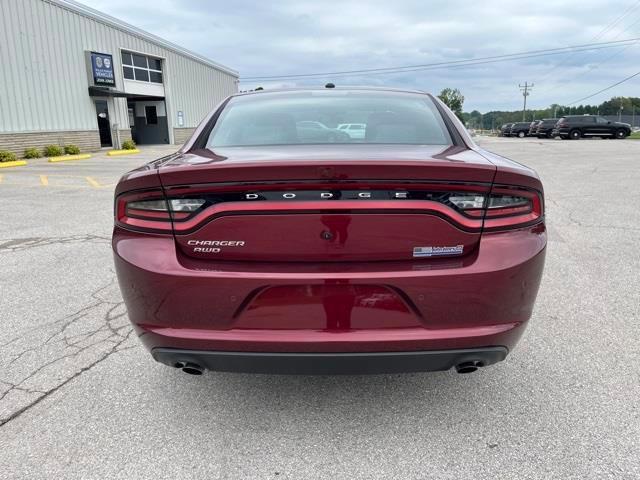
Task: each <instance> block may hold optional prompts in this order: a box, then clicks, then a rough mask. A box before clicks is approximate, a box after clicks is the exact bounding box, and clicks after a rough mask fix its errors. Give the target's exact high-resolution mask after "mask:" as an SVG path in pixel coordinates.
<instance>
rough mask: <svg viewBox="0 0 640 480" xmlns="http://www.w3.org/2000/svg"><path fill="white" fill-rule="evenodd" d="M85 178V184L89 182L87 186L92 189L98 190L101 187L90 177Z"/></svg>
mask: <svg viewBox="0 0 640 480" xmlns="http://www.w3.org/2000/svg"><path fill="white" fill-rule="evenodd" d="M85 178H86V179H87V182H89V185H91V186H92V187H93V188H100V187H101V186H102V185H100V183H98V182H97V181H96V180H95V179H94V178H92V177H85Z"/></svg>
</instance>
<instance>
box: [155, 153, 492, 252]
mask: <svg viewBox="0 0 640 480" xmlns="http://www.w3.org/2000/svg"><path fill="white" fill-rule="evenodd" d="M495 169H496V167H495V165H493V164H492V163H491V162H489V161H488V160H486V159H485V158H484V157H482V156H481V155H480V154H478V153H476V152H474V151H471V150H468V149H464V148H460V147H442V146H404V145H401V146H386V145H354V146H345V145H340V146H335V147H333V146H326V145H323V146H322V147H318V146H313V145H305V146H286V147H242V148H240V147H234V148H225V149H219V150H216V152H215V153H213V152H211V151H208V150H204V151H198V152H195V153H190V154H183V155H179V156H177V157H174V158H173V159H172V160H170V161H169V162H167V163H165V164H163V166H162V167H161V168H160V170H159V171H160V178H161V181H162V184H163V188H164V190H165V194H166V195H167V197H168V199H169V201H170V203H171V202H172V201H175V202H176V209H174V210H175V211H174V214H173V216H174V221H173V226H174V233H175V238H176V242H177V245H178V248H179V250H180V252H181V253H182V254H184V255H187V256H190V257H195V258H200V259H205V260H216V261H225V260H229V261H260V262H265V261H266V262H283V261H289V262H291V261H295V262H320V261H324V262H326V261H359V262H363V261H382V260H412V259H414V260H415V259H422V260H423V259H424V258H426V257H440V256H461V255H465V254H468V253H470V252H471V251H473V250H474V248H475V247H476V246H477V243H478V241H479V239H480V232H481V228H482V219H481V216H482V214H481V213H479V212H477V211H474V209H469V210H463V209H460V208H458V206H459V205H460V204H461V202H462V203H464V202H473V199H474V198H479V196H481V195H486V194H487V193H488V192H489V189H490V186H491V182H492V180H493V177H494V173H495ZM474 196H477V197H474ZM184 205H188V206H187V207H184ZM183 207H184V209H183V210H180V209H181V208H183Z"/></svg>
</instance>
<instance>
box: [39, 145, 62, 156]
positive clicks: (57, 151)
mask: <svg viewBox="0 0 640 480" xmlns="http://www.w3.org/2000/svg"><path fill="white" fill-rule="evenodd" d="M63 153H64V150H63V149H62V147H61V146H60V145H47V146H46V147H44V156H45V157H59V156H60V155H62V154H63Z"/></svg>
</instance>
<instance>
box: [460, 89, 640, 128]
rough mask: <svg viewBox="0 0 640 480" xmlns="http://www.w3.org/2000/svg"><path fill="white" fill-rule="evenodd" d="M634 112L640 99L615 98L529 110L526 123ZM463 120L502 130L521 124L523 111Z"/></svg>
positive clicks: (472, 125) (471, 125)
mask: <svg viewBox="0 0 640 480" xmlns="http://www.w3.org/2000/svg"><path fill="white" fill-rule="evenodd" d="M463 98H464V97H463ZM621 107H622V110H621ZM634 111H635V114H636V115H640V97H613V98H611V99H609V100H607V101H605V102H602V103H601V104H600V105H574V106H569V107H568V106H564V105H558V104H552V105H550V106H549V107H548V108H543V109H531V110H529V109H527V112H526V116H525V121H527V122H530V121H533V120H540V119H542V118H559V117H561V116H563V115H586V114H589V115H618V114H619V113H620V112H622V114H623V115H631V114H632V113H634ZM462 120H463V121H464V123H465V125H466V126H467V127H469V128H482V129H491V128H500V126H501V125H502V124H504V123H513V122H521V121H522V110H515V111H500V110H495V111H491V112H487V113H480V112H479V111H478V110H473V111H472V112H464V113H462Z"/></svg>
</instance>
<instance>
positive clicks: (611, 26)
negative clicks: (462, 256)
mask: <svg viewBox="0 0 640 480" xmlns="http://www.w3.org/2000/svg"><path fill="white" fill-rule="evenodd" d="M638 7H640V0H638V1H637V2H636V3H634V4H633V5H630V6H629V7H628V8H627V9H626V10H625V11H624V12H622V13H621V14H620V16H618V17H616V19H615V20H613V21H611V22H609V23H608V24H607V25H605V27H604V28H603V29H602V30H601V31H600V32H599V33H598V34H596V35H595V36H594V37H593V38H592V39H591V41H592V42H594V41H596V40H598V39H600V38H602V37H603V36H604V35H605V34H606V33H608V32H609V31H610V30H611V29H612V28H613V27H615V26H616V25H617V24H618V23H620V21H622V19H624V18H625V17H626V16H627V15H629V14H630V13H631V12H633V10H635V9H637V8H638ZM575 54H576V52H571V53H569V55H567V56H566V57H565V58H563V59H562V60H561V61H560V62H559V63H558V64H557V65H554V66H553V67H552V68H551V70H549V71H548V72H547V73H546V74H545V75H543V76H542V77H541V78H540V79H539V80H538V83H540V82H541V81H543V80H545V79H547V78H548V77H549V75H551V74H552V73H553V72H555V71H556V70H557V69H558V68H560V67H561V66H563V65H565V64H566V63H567V61H568V60H569V59H570V58H572V57H574V56H575Z"/></svg>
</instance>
